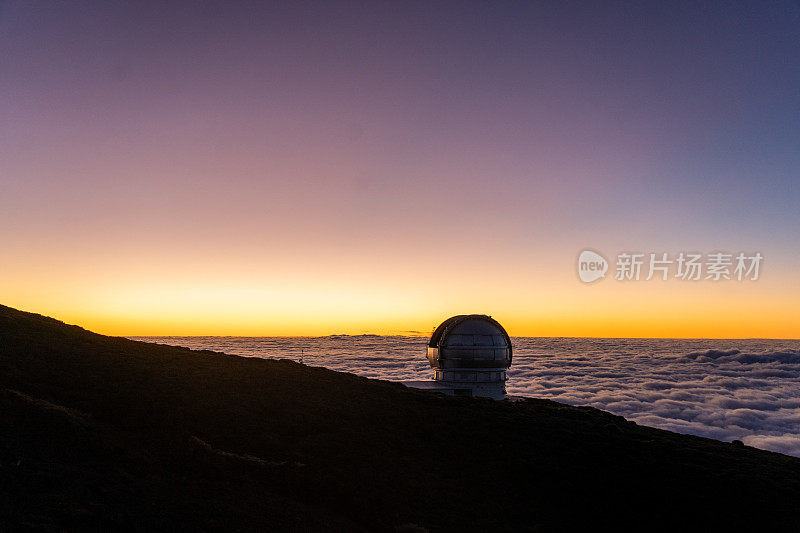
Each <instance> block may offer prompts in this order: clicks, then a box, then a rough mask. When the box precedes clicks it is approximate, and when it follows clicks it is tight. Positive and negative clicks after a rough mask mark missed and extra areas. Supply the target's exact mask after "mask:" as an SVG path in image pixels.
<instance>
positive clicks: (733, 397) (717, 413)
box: [138, 335, 800, 457]
mask: <svg viewBox="0 0 800 533" xmlns="http://www.w3.org/2000/svg"><path fill="white" fill-rule="evenodd" d="M138 340H146V341H151V342H160V343H164V344H174V345H180V346H187V347H189V348H195V349H209V350H216V351H221V352H225V353H230V354H236V355H244V356H250V357H266V358H278V359H280V358H286V359H292V360H295V361H297V360H300V359H301V358H302V359H303V361H304V362H305V363H306V364H309V365H315V366H324V367H327V368H331V369H333V370H340V371H345V372H353V373H355V374H359V375H362V376H366V377H372V378H379V379H387V380H392V381H417V380H427V379H430V378H431V377H432V371H431V369H430V367H429V365H428V362H427V359H426V358H425V345H426V341H427V339H425V338H419V337H383V336H373V335H363V336H346V335H341V336H331V337H147V338H138ZM513 347H514V360H513V364H512V366H511V368H510V370H509V381H508V383H507V389H508V393H509V394H510V395H513V396H530V397H536V398H549V399H552V400H556V401H559V402H564V403H567V404H571V405H590V406H593V407H597V408H600V409H604V410H607V411H610V412H612V413H614V414H618V415H622V416H624V417H625V418H628V419H629V420H634V421H636V422H637V423H639V424H643V425H648V426H653V427H658V428H662V429H668V430H671V431H677V432H679V433H689V434H692V435H700V436H704V437H711V438H714V439H720V440H725V441H730V440H734V439H739V440H741V441H743V442H744V443H745V444H748V445H751V446H756V447H758V448H764V449H767V450H772V451H776V452H781V453H786V454H790V455H795V456H798V457H800V341H786V340H725V341H722V340H701V339H697V340H686V339H575V338H514V339H513Z"/></svg>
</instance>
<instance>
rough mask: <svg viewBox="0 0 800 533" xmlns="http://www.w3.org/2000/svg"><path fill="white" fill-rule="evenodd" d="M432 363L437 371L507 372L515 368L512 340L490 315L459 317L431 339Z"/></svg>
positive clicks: (429, 352)
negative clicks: (505, 370) (512, 355)
mask: <svg viewBox="0 0 800 533" xmlns="http://www.w3.org/2000/svg"><path fill="white" fill-rule="evenodd" d="M428 361H429V362H430V364H431V366H432V367H433V368H436V369H453V368H458V369H476V370H477V369H490V368H491V369H501V368H502V369H506V368H508V367H509V366H511V339H509V337H508V333H506V330H505V329H503V326H501V325H500V323H499V322H497V321H496V320H495V319H493V318H492V317H490V316H488V315H457V316H454V317H451V318H448V319H447V320H445V321H444V322H442V323H441V325H440V326H439V327H438V328H436V330H435V331H434V332H433V335H431V340H430V342H429V343H428Z"/></svg>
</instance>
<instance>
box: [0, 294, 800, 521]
mask: <svg viewBox="0 0 800 533" xmlns="http://www.w3.org/2000/svg"><path fill="white" fill-rule="evenodd" d="M798 501H800V459H796V458H792V457H787V456H783V455H780V454H775V453H770V452H766V451H761V450H756V449H753V448H748V447H745V446H736V445H732V444H729V443H723V442H718V441H713V440H709V439H703V438H699V437H691V436H685V435H678V434H675V433H670V432H667V431H661V430H656V429H652V428H647V427H640V426H637V425H636V424H634V423H631V422H627V421H625V420H624V419H623V418H621V417H618V416H614V415H611V414H609V413H606V412H603V411H599V410H596V409H591V408H576V407H569V406H566V405H562V404H558V403H555V402H551V401H545V400H534V399H530V400H525V401H519V402H494V401H491V400H483V399H471V398H452V397H443V396H440V395H437V394H433V393H427V392H422V391H416V390H410V389H406V388H405V387H403V386H402V385H399V384H394V383H389V382H383V381H376V380H369V379H365V378H360V377H357V376H354V375H351V374H344V373H338V372H333V371H329V370H326V369H322V368H313V367H306V366H302V365H299V364H296V363H293V362H289V361H270V360H261V359H250V358H242V357H234V356H228V355H224V354H219V353H214V352H196V351H190V350H187V349H181V348H174V347H168V346H161V345H155V344H147V343H141V342H135V341H130V340H126V339H122V338H115V337H106V336H102V335H97V334H94V333H91V332H88V331H85V330H83V329H81V328H79V327H76V326H68V325H65V324H63V323H61V322H58V321H56V320H53V319H50V318H46V317H42V316H40V315H34V314H30V313H24V312H21V311H17V310H14V309H11V308H8V307H3V306H0V530H3V529H17V528H33V529H63V528H67V529H79V528H87V527H88V528H103V529H105V528H109V527H110V528H115V529H128V528H133V529H153V528H155V527H161V528H163V527H173V528H181V529H197V528H200V529H234V530H236V529H240V530H241V529H245V530H247V529H261V530H297V531H307V530H347V531H356V530H359V529H363V530H376V529H377V530H394V529H396V528H398V527H399V528H400V529H401V530H412V531H413V530H416V529H415V527H416V528H426V529H428V530H431V531H445V530H462V531H503V530H507V531H520V530H541V531H562V530H572V529H583V527H585V526H597V527H600V526H613V527H614V528H615V529H616V530H620V531H623V530H637V531H645V530H669V531H671V530H677V529H680V530H697V529H701V528H710V529H711V530H718V529H723V528H728V529H733V530H738V529H741V528H744V527H755V528H757V530H762V531H766V530H786V531H796V527H797V524H798V523H800V505H798V503H797V502H798ZM3 526H5V527H3Z"/></svg>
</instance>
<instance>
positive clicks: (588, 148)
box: [0, 1, 800, 338]
mask: <svg viewBox="0 0 800 533" xmlns="http://www.w3.org/2000/svg"><path fill="white" fill-rule="evenodd" d="M145 4H146V3H139V2H116V1H104V2H51V3H38V2H29V1H25V2H14V1H12V2H0V297H2V299H1V300H0V303H4V304H6V305H11V306H14V307H18V308H22V309H25V310H30V311H35V312H39V313H43V314H49V315H53V316H56V317H57V318H60V319H63V320H66V321H68V322H73V323H80V324H81V325H83V326H85V327H87V328H90V329H94V330H96V331H99V332H102V333H109V334H120V335H159V334H163V335H170V334H173V335H179V334H209V335H213V334H218V335H298V334H300V335H317V334H331V333H362V332H371V333H397V332H416V331H418V332H423V333H429V332H430V331H431V329H432V328H433V327H434V326H435V325H437V324H438V322H440V321H441V320H442V319H444V318H446V317H447V316H449V315H452V314H457V313H465V312H466V313H469V312H480V313H489V314H492V315H493V316H494V317H495V318H497V319H498V320H500V321H501V322H502V323H503V324H504V325H506V326H507V329H509V332H510V333H511V334H512V335H555V336H567V335H568V336H667V337H669V336H680V337H788V338H797V337H800V318H798V313H797V311H796V308H797V302H798V301H800V249H799V248H798V243H799V241H800V239H799V238H798V231H800V210H798V200H800V6H799V5H798V3H797V2H770V3H765V2H749V3H740V2H720V3H718V4H712V3H709V4H706V5H697V4H695V3H686V4H684V3H641V4H643V5H638V6H637V5H630V4H628V3H614V2H604V3H603V5H602V6H598V5H589V3H586V2H552V3H550V2H548V3H537V4H529V3H524V2H497V1H492V2H476V3H467V2H453V3H437V2H433V3H432V2H391V3H384V2H369V3H355V2H327V1H326V2H318V3H305V2H286V3H283V4H282V5H281V4H278V3H276V4H275V5H273V6H272V7H267V6H264V5H261V4H260V3H244V2H242V3H239V2H219V3H216V2H203V3H199V2H198V3H195V2H186V3H182V2H164V3H161V2H152V3H149V5H145ZM651 4H652V5H651ZM584 248H592V249H596V250H599V251H602V252H603V253H605V254H606V255H607V256H608V257H610V258H613V256H615V255H616V254H617V253H618V252H621V251H641V252H671V253H677V252H680V251H690V250H695V251H700V252H706V253H710V252H714V251H719V250H721V251H728V252H739V251H746V252H755V251H760V252H761V253H762V254H763V255H764V257H765V259H764V264H763V270H762V276H761V279H759V280H758V281H755V282H743V283H737V282H723V283H713V282H710V281H703V282H695V283H690V282H680V281H678V280H670V281H666V282H664V281H651V282H645V281H640V282H630V283H623V282H616V281H614V280H612V279H606V280H603V281H601V282H598V283H595V284H592V285H585V284H582V283H581V282H580V281H578V279H577V276H576V272H575V260H576V257H577V254H578V253H579V252H580V251H581V250H582V249H584Z"/></svg>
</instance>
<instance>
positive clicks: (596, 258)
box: [578, 250, 608, 283]
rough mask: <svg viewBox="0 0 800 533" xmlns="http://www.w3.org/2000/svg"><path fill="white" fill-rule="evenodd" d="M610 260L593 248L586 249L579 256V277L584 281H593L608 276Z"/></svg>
mask: <svg viewBox="0 0 800 533" xmlns="http://www.w3.org/2000/svg"><path fill="white" fill-rule="evenodd" d="M606 272H608V261H606V258H605V257H603V256H602V255H600V254H598V253H597V252H593V251H591V250H584V251H582V252H581V253H580V255H579V256H578V277H579V278H581V281H582V282H584V283H591V282H593V281H597V280H598V279H600V278H604V277H606Z"/></svg>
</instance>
